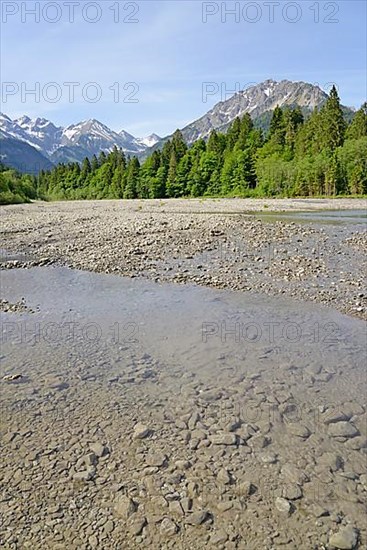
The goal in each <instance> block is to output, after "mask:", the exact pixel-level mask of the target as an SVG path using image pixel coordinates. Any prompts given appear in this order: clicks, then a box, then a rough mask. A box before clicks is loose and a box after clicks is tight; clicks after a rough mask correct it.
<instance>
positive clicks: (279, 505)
mask: <svg viewBox="0 0 367 550" xmlns="http://www.w3.org/2000/svg"><path fill="white" fill-rule="evenodd" d="M275 507H276V509H277V510H278V512H281V513H282V514H290V512H291V509H292V506H291V503H290V502H289V501H288V500H286V499H285V498H282V497H277V498H276V499H275Z"/></svg>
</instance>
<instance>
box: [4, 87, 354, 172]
mask: <svg viewBox="0 0 367 550" xmlns="http://www.w3.org/2000/svg"><path fill="white" fill-rule="evenodd" d="M326 99H327V94H326V93H325V92H324V91H323V90H321V88H319V87H318V86H315V85H313V84H308V83H306V82H291V81H289V80H282V81H281V82H276V81H274V80H266V81H265V82H262V83H261V84H258V85H255V86H251V87H249V88H247V89H245V90H243V91H242V92H239V93H236V94H235V95H233V96H232V97H231V98H229V99H227V100H226V101H221V102H219V103H217V104H216V105H215V106H214V107H213V108H212V109H211V110H210V111H208V112H207V113H206V114H205V115H204V116H202V117H201V118H199V119H198V120H196V121H194V122H192V123H191V124H189V125H188V126H185V127H184V128H183V129H182V133H183V136H184V138H185V140H186V141H187V143H188V144H189V145H190V144H192V143H193V142H194V141H196V140H197V139H199V138H204V139H206V138H207V137H208V136H209V134H210V132H211V131H212V130H213V129H216V130H219V131H222V132H225V131H226V130H227V128H228V127H229V125H230V124H231V122H233V120H234V119H235V118H236V117H237V116H243V115H244V114H245V113H250V115H251V117H252V119H253V120H254V123H255V125H257V126H259V127H262V128H263V129H265V130H266V129H267V127H268V125H269V122H270V119H271V113H272V111H273V110H274V109H275V107H276V106H277V105H278V106H279V107H296V106H300V107H301V108H302V110H303V111H304V113H305V114H307V113H309V112H311V111H312V110H313V109H314V108H315V107H321V106H322V105H323V103H324V102H325V101H326ZM344 112H345V115H346V117H347V118H351V116H352V115H353V113H354V110H353V109H351V108H348V107H344ZM170 137H171V136H167V137H165V138H160V137H159V136H157V135H156V134H152V135H150V136H148V137H146V138H136V137H134V136H132V135H131V134H129V133H127V132H125V131H124V130H122V131H121V132H119V133H117V132H114V131H113V130H111V129H110V128H108V127H107V126H105V125H104V124H102V123H101V122H99V121H98V120H95V119H91V120H86V121H83V122H79V123H77V124H72V125H70V126H67V127H66V128H62V127H60V126H55V125H54V124H53V123H52V122H50V121H49V120H46V119H44V118H37V119H30V118H29V117H28V116H22V117H20V118H17V119H15V120H12V119H11V118H9V117H8V116H6V115H4V114H0V160H1V161H2V162H4V163H5V164H7V165H9V166H13V167H15V168H17V169H18V170H20V171H22V172H33V173H37V172H38V171H39V170H40V169H48V168H50V167H52V165H54V164H57V163H59V162H70V161H73V162H81V161H82V160H83V159H84V158H85V157H91V156H92V155H94V154H96V155H98V154H99V153H100V152H101V151H105V152H108V151H111V150H112V149H113V147H114V146H117V147H118V148H121V149H122V150H123V151H124V152H125V153H126V154H127V155H136V156H138V157H146V156H148V155H149V154H150V153H151V152H152V151H153V150H155V149H157V148H160V147H161V146H162V145H163V144H164V142H165V141H167V140H168V139H169V138H170Z"/></svg>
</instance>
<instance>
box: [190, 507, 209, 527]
mask: <svg viewBox="0 0 367 550" xmlns="http://www.w3.org/2000/svg"><path fill="white" fill-rule="evenodd" d="M208 517H209V512H208V511H207V510H201V511H199V512H193V513H192V514H190V515H189V516H188V518H187V520H186V523H188V524H189V525H201V524H202V523H204V521H205V520H206V519H208Z"/></svg>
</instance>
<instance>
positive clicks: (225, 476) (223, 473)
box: [217, 468, 231, 485]
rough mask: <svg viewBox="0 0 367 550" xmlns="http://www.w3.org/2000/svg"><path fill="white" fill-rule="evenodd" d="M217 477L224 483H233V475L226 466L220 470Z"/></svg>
mask: <svg viewBox="0 0 367 550" xmlns="http://www.w3.org/2000/svg"><path fill="white" fill-rule="evenodd" d="M217 479H218V481H220V482H221V483H223V484H224V485H228V484H229V483H231V476H230V475H229V473H228V471H227V470H226V469H225V468H221V469H220V470H219V472H218V475H217Z"/></svg>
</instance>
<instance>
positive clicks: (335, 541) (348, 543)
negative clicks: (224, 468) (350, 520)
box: [329, 525, 358, 550]
mask: <svg viewBox="0 0 367 550" xmlns="http://www.w3.org/2000/svg"><path fill="white" fill-rule="evenodd" d="M357 542H358V531H357V529H354V527H352V526H350V525H348V526H347V527H342V528H341V529H340V530H339V531H338V532H337V533H334V534H333V535H331V537H330V539H329V544H330V546H334V547H335V548H338V549H340V550H353V548H355V547H356V546H357Z"/></svg>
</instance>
